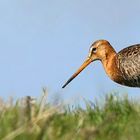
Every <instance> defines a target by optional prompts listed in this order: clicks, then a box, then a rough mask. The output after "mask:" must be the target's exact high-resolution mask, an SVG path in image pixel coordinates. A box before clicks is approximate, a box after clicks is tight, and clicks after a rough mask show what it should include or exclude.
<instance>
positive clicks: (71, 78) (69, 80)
mask: <svg viewBox="0 0 140 140" xmlns="http://www.w3.org/2000/svg"><path fill="white" fill-rule="evenodd" d="M91 62H92V60H91V59H90V58H87V59H86V60H85V62H84V63H83V64H82V65H81V66H80V68H79V69H78V70H77V71H76V72H75V73H74V74H73V75H72V76H71V77H70V78H69V79H68V81H67V82H66V83H65V84H64V85H63V87H62V88H65V87H66V86H67V85H68V84H69V83H70V82H71V81H72V80H73V79H74V78H75V77H76V76H77V75H78V74H79V73H80V72H81V71H82V70H84V69H85V68H86V67H87V66H88V65H89V64H90V63H91Z"/></svg>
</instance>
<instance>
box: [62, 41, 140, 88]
mask: <svg viewBox="0 0 140 140" xmlns="http://www.w3.org/2000/svg"><path fill="white" fill-rule="evenodd" d="M96 60H99V61H100V62H101V63H102V65H103V68H104V70H105V72H106V74H107V75H108V76H109V78H110V79H111V80H113V81H114V82H116V83H118V84H121V85H124V86H128V87H140V44H135V45H131V46H129V47H126V48H124V49H122V50H121V51H119V52H118V53H117V52H116V51H115V49H114V48H113V47H112V45H111V44H110V43H109V41H107V40H103V39H100V40H97V41H95V42H94V43H93V44H92V45H91V47H90V49H89V54H88V57H87V58H86V60H85V61H84V63H83V64H82V65H81V66H80V68H79V69H78V70H77V71H76V72H75V73H74V74H73V75H72V76H71V77H70V78H69V79H68V81H67V82H66V83H65V84H64V85H63V86H62V88H65V87H66V86H67V85H68V84H69V83H70V82H71V81H72V80H73V79H74V78H75V77H76V76H77V75H78V74H79V73H80V72H81V71H83V70H84V69H85V68H86V67H87V66H88V65H89V64H91V63H92V62H94V61H96Z"/></svg>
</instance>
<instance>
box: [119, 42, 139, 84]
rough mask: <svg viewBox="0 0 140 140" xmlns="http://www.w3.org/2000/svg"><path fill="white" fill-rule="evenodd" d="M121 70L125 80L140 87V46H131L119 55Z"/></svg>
mask: <svg viewBox="0 0 140 140" xmlns="http://www.w3.org/2000/svg"><path fill="white" fill-rule="evenodd" d="M118 61H119V63H118V64H119V66H118V67H119V69H120V71H121V72H122V74H123V76H124V78H125V79H127V80H129V81H132V84H133V83H135V85H136V86H137V85H140V44H136V45H132V46H129V47H127V48H125V49H123V50H121V51H120V52H119V53H118Z"/></svg>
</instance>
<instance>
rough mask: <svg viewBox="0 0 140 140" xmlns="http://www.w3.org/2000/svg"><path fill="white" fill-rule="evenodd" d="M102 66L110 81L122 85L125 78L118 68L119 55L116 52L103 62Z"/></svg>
mask: <svg viewBox="0 0 140 140" xmlns="http://www.w3.org/2000/svg"><path fill="white" fill-rule="evenodd" d="M102 64H103V66H104V69H105V72H106V73H107V75H108V76H109V77H110V79H112V80H113V81H115V82H117V83H120V84H122V83H121V81H122V78H123V77H122V74H121V72H120V70H119V68H118V61H117V54H116V52H115V51H114V50H113V51H112V52H111V53H110V54H108V55H107V56H106V58H104V59H103V60H102Z"/></svg>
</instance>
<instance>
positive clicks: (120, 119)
mask: <svg viewBox="0 0 140 140" xmlns="http://www.w3.org/2000/svg"><path fill="white" fill-rule="evenodd" d="M44 92H45V91H44ZM46 97H47V96H46V93H44V96H43V97H42V98H41V99H40V100H38V101H37V102H36V103H31V102H30V100H29V98H27V99H26V100H24V101H22V102H20V103H19V102H18V101H17V103H13V102H12V101H9V102H7V103H3V101H2V100H1V102H0V140H139V139H140V104H139V103H137V102H136V101H132V100H128V98H127V97H123V98H122V97H117V96H116V95H108V96H107V97H106V98H105V101H104V105H99V104H100V103H97V102H96V103H93V102H87V101H85V105H86V109H82V108H81V107H75V109H72V110H71V108H70V107H69V106H65V105H64V106H63V105H58V106H51V105H49V104H47V103H46V100H47V99H46Z"/></svg>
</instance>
